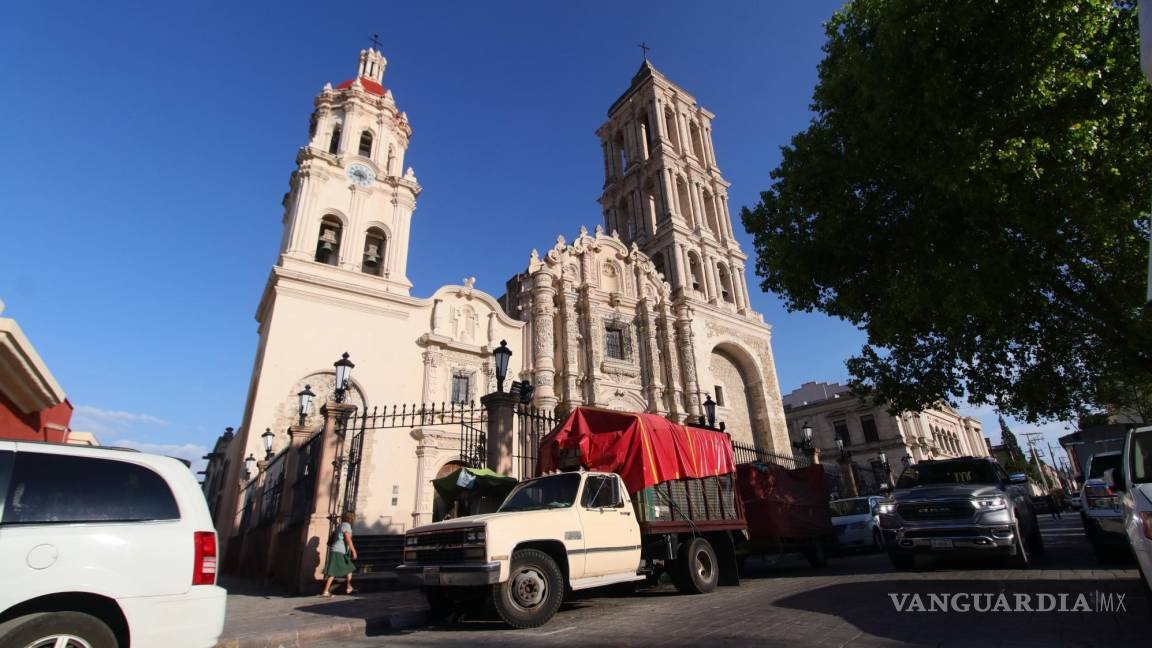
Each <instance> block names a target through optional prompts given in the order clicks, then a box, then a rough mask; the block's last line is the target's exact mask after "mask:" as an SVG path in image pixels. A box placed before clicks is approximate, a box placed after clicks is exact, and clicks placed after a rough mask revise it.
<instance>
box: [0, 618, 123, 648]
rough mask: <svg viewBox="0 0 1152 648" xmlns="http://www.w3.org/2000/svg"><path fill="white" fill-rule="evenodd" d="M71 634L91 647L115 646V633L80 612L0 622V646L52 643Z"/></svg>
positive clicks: (118, 644) (109, 647) (115, 647)
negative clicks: (53, 640)
mask: <svg viewBox="0 0 1152 648" xmlns="http://www.w3.org/2000/svg"><path fill="white" fill-rule="evenodd" d="M63 637H74V638H75V639H79V640H81V641H83V644H80V645H84V644H87V645H88V646H91V648H119V646H120V643H119V642H118V641H117V640H116V635H115V634H113V633H112V629H111V628H109V627H108V625H107V624H105V623H104V622H103V621H101V620H100V619H97V618H96V617H94V616H92V615H91V614H84V613H83V612H40V613H37V614H29V615H26V616H22V617H17V618H15V619H12V620H10V621H6V622H4V623H2V624H0V646H21V647H22V646H39V645H54V643H55V642H51V640H52V639H57V640H58V639H59V638H63Z"/></svg>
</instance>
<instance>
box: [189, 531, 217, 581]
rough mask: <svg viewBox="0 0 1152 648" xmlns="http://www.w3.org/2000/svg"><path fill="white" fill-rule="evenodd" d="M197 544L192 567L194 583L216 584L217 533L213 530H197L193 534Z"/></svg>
mask: <svg viewBox="0 0 1152 648" xmlns="http://www.w3.org/2000/svg"><path fill="white" fill-rule="evenodd" d="M193 541H194V542H195V544H196V561H195V562H194V563H193V567H192V584H193V585H215V584H216V534H215V533H214V532H212V531H197V532H196V533H194V534H193Z"/></svg>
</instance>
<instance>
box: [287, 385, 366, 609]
mask: <svg viewBox="0 0 1152 648" xmlns="http://www.w3.org/2000/svg"><path fill="white" fill-rule="evenodd" d="M355 412H356V406H355V405H353V404H352V403H334V402H329V403H327V404H325V405H324V407H323V408H321V410H320V413H321V414H323V416H324V429H323V430H321V431H320V434H321V435H323V436H322V437H321V439H320V455H319V458H318V461H317V462H316V464H317V465H316V482H315V488H316V490H315V496H314V497H313V498H312V511H311V512H310V515H309V517H308V522H307V531H306V532H305V533H304V551H303V552H301V557H300V570H299V572H298V574H299V579H300V580H299V581H298V587H297V589H298V590H299V591H303V592H308V591H312V590H317V589H319V587H320V580H321V579H322V577H323V575H324V574H323V572H324V559H325V558H326V557H327V555H328V535H329V534H330V533H331V531H332V523H333V522H334V521H335V516H337V515H339V514H340V510H339V507H340V502H339V498H340V470H341V469H342V468H343V466H342V465H341V464H342V462H341V461H339V459H342V458H343V457H342V453H343V449H344V423H345V422H346V421H347V420H348V417H350V416H352V414H354V413H355Z"/></svg>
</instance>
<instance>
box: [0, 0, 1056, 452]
mask: <svg viewBox="0 0 1152 648" xmlns="http://www.w3.org/2000/svg"><path fill="white" fill-rule="evenodd" d="M840 4H841V3H840V2H836V1H830V2H829V1H818V0H806V1H805V2H740V3H728V2H715V3H709V4H708V5H707V9H705V8H704V7H705V5H701V4H700V3H695V2H693V3H689V2H677V1H665V2H661V3H656V4H653V3H650V2H643V3H641V2H636V3H625V2H569V3H541V2H500V3H495V2H491V3H487V2H486V3H475V2H427V3H425V2H421V3H411V2H404V3H401V2H365V3H355V4H338V5H332V4H329V5H324V4H322V3H314V2H313V3H294V2H277V3H267V4H258V3H254V2H252V3H248V2H245V3H234V2H233V3H209V2H196V3H179V4H177V3H163V2H138V3H117V2H103V3H80V2H75V3H69V2H39V3H29V2H24V3H8V4H7V5H6V6H5V7H4V8H3V9H0V60H4V61H5V65H3V66H0V105H2V106H3V117H4V118H3V119H0V147H2V148H0V150H2V151H3V152H4V155H2V156H0V226H2V227H3V229H2V230H0V231H3V232H4V234H5V236H4V239H5V241H6V242H7V245H5V249H4V254H3V256H2V257H0V299H2V300H4V301H5V303H6V310H5V312H4V315H5V316H7V317H14V318H16V319H17V320H18V321H19V322H20V324H21V326H22V327H23V328H24V330H25V332H26V333H27V334H28V335H29V337H30V338H31V340H32V342H33V344H34V345H35V346H36V348H37V350H38V351H39V352H40V354H41V356H42V357H43V358H44V360H45V361H46V363H47V364H48V366H49V367H50V369H51V371H52V372H53V373H54V374H55V376H56V377H57V379H58V380H59V382H60V383H61V384H62V385H63V387H64V389H65V390H66V391H67V392H68V395H69V397H70V399H71V400H72V402H73V403H74V404H75V405H77V406H78V409H77V415H76V417H75V419H74V427H75V428H77V429H87V430H90V431H93V432H96V433H97V434H98V436H99V437H100V439H101V441H102V442H104V443H106V444H110V443H124V444H132V445H138V446H142V447H145V448H148V449H153V450H162V451H168V452H175V453H180V454H184V455H187V456H198V454H202V450H203V448H204V447H206V446H209V445H211V443H212V441H213V440H214V439H215V437H216V436H217V435H218V434H219V433H220V432H221V431H222V430H223V428H224V427H225V426H227V425H236V424H237V422H238V421H239V419H240V417H241V414H242V410H243V406H244V397H245V392H246V389H247V386H248V380H249V376H250V372H251V368H252V361H253V357H254V353H255V347H256V341H257V337H256V324H255V321H254V319H253V315H254V313H255V309H256V305H257V301H258V299H259V297H260V293H261V290H262V288H263V285H264V282H265V280H266V279H267V276H268V270H269V267H270V266H271V264H272V263H273V262H274V260H275V255H276V250H277V245H278V243H279V238H280V218H281V208H280V199H281V197H282V195H283V194H284V192H285V191H286V189H287V181H288V176H289V173H290V172H291V171H292V168H293V163H294V155H295V151H296V149H297V148H298V147H299V146H301V145H302V144H304V143H305V138H306V135H307V128H308V117H309V114H310V112H311V108H312V99H313V97H314V96H315V94H316V93H317V92H318V91H319V90H320V89H321V87H323V85H324V83H326V82H329V81H331V82H333V83H337V82H340V81H343V80H345V79H350V78H352V77H353V76H354V74H355V71H356V60H357V54H358V52H359V50H360V49H361V48H363V47H365V46H367V45H368V38H369V37H370V36H371V34H372V33H374V32H375V33H379V34H380V38H381V41H382V43H383V46H382V49H383V51H384V55H385V56H386V57H387V58H388V60H389V66H388V71H387V73H386V75H385V78H384V85H385V86H386V87H388V88H390V89H391V90H392V91H393V94H394V96H395V98H396V101H397V103H398V104H399V106H400V108H401V109H402V110H405V111H406V112H407V113H408V115H409V118H410V120H411V123H412V125H413V128H414V136H413V140H412V143H411V146H410V148H409V151H408V157H407V161H406V162H407V164H409V165H411V166H413V167H415V171H416V174H417V176H418V177H419V179H420V182H421V184H422V185H423V187H424V193H423V194H422V195H421V198H420V203H419V207H418V209H417V212H416V216H415V218H414V221H413V232H412V241H411V245H412V247H411V253H410V260H409V276H410V278H411V279H412V281H413V282H414V283H415V288H414V290H413V292H414V294H416V295H419V296H426V295H428V294H431V293H432V291H433V290H435V289H436V288H437V287H438V286H440V285H442V284H445V283H459V282H460V280H461V279H462V278H463V277H465V276H475V277H477V287H478V288H481V289H484V290H486V291H488V292H491V293H493V294H496V295H499V294H500V293H501V292H502V287H503V282H504V280H505V279H506V278H507V277H509V276H510V275H512V274H513V273H515V272H516V271H518V270H521V269H523V268H524V267H525V265H526V262H527V259H528V254H529V251H530V250H531V249H532V248H533V247H539V248H544V247H547V246H549V245H550V244H551V243H552V242H554V240H555V237H556V235H557V234H561V233H562V234H565V235H566V236H568V237H569V238H570V237H571V236H572V235H573V234H575V232H576V230H577V229H578V228H579V226H580V225H582V224H583V225H587V226H588V227H589V228H591V227H592V226H594V225H595V224H597V223H598V222H600V221H601V216H600V212H599V209H598V205H597V204H596V197H597V195H598V193H599V189H600V186H601V184H602V180H603V178H602V176H601V174H602V162H601V159H600V147H599V144H598V141H597V138H596V137H595V135H594V131H595V129H596V128H597V127H598V126H599V125H600V124H601V123H602V122H603V121H604V119H605V113H606V110H607V108H608V106H609V105H610V104H611V102H612V101H613V100H614V99H615V98H616V97H617V96H619V95H620V93H622V92H623V91H624V90H625V89H626V88H627V85H628V81H629V79H630V78H631V76H632V74H633V73H634V72H635V70H636V69H637V67H638V66H639V64H640V61H641V53H640V50H639V49H638V47H637V44H638V43H640V42H641V41H644V42H647V44H648V45H649V46H651V48H652V50H651V54H650V56H651V59H652V61H653V63H654V64H655V65H656V66H657V68H659V69H660V70H661V71H662V72H664V73H665V74H666V75H667V76H669V77H670V78H671V79H672V80H674V81H676V82H677V83H678V84H680V85H682V86H683V87H685V88H686V89H688V90H689V91H690V92H692V93H694V94H695V95H696V97H697V99H698V100H699V101H700V102H701V103H702V104H703V105H704V106H705V107H707V108H708V109H709V110H711V111H712V112H714V113H716V115H717V117H716V120H715V123H714V134H715V149H716V155H717V158H718V161H719V164H720V167H721V169H722V171H723V173H724V175H725V177H726V178H727V179H728V180H729V181H730V182H732V188H731V191H730V203H731V205H732V208H733V216H734V217H736V218H738V208H739V207H740V206H743V205H752V204H754V203H755V202H756V200H757V199H758V192H759V191H760V190H762V189H764V188H766V187H767V186H768V183H769V179H768V174H769V172H770V171H771V170H772V169H773V168H774V167H775V165H776V164H777V163H778V161H779V158H780V154H779V147H780V146H781V145H784V144H786V143H787V142H788V141H789V139H790V138H791V136H792V135H793V134H795V133H796V132H798V131H800V130H802V129H803V128H804V127H805V126H806V124H807V122H808V120H809V118H810V115H809V112H808V105H809V102H810V98H811V93H812V89H813V87H814V85H815V82H816V65H817V63H818V62H819V60H820V58H821V52H820V47H821V45H822V43H823V40H824V38H823V31H822V27H821V24H822V22H823V21H824V20H826V19H827V18H828V17H829V16H830V15H831V14H832V12H833V11H834V10H835V9H836V8H837V7H838V6H840ZM736 229H737V234H738V237H739V238H740V239H741V242H742V244H743V246H744V249H745V251H748V252H751V244H750V239H749V237H748V236H747V235H746V234H745V233H744V232H743V231H742V228H741V227H740V226H739V224H738V223H737V224H736ZM498 236H499V237H503V241H504V242H503V243H502V244H501V245H499V246H496V245H495V244H494V243H493V242H494V240H495V239H496V237H498ZM434 239H436V240H439V241H441V242H442V243H443V245H442V246H436V245H434V243H433V241H434ZM750 266H751V264H750ZM749 275H750V276H749V279H750V280H751V279H752V277H751V271H750V272H749ZM750 288H751V292H752V301H753V305H754V306H755V307H756V309H757V310H759V311H760V312H762V313H764V315H765V318H766V320H767V321H768V322H770V323H772V325H773V326H774V349H775V353H776V362H777V370H778V373H779V376H780V383H781V388H782V389H783V390H784V391H785V392H787V391H790V390H791V389H793V388H795V387H797V386H799V385H800V383H802V382H804V381H808V380H826V381H842V380H844V379H845V378H846V377H847V373H846V371H845V369H844V365H843V363H844V360H845V359H846V358H847V357H849V356H850V355H852V354H853V353H855V352H856V351H858V350H859V348H860V346H861V345H862V344H863V342H864V336H863V335H862V334H861V333H860V332H859V331H856V330H855V329H853V328H852V327H851V326H849V325H847V324H845V323H843V322H840V321H836V320H832V319H829V318H827V317H824V316H822V315H817V314H804V313H787V312H786V311H785V310H784V309H783V307H782V306H781V303H780V301H779V300H778V299H777V298H776V297H775V296H773V295H768V294H764V293H763V292H761V291H760V290H758V289H757V287H756V286H750ZM976 414H978V415H979V416H980V418H982V419H983V420H984V421H985V422H986V430H988V431H989V433H990V434H991V436H992V437H993V439H994V440H995V441H999V433H998V431H996V428H995V415H994V414H993V413H992V412H991V411H990V410H987V409H985V410H981V411H979V412H976ZM1049 428H1050V429H1052V430H1054V431H1057V432H1058V431H1061V430H1062V427H1061V426H1060V425H1058V424H1056V425H1052V426H1049ZM1014 429H1015V430H1016V431H1017V432H1021V431H1024V429H1025V426H1022V425H1017V426H1015V428H1014Z"/></svg>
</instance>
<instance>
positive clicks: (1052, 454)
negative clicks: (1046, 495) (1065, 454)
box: [1048, 441, 1067, 488]
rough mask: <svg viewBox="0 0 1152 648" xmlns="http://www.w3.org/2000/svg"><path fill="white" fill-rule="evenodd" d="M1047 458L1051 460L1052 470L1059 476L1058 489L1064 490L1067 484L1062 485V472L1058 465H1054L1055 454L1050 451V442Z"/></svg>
mask: <svg viewBox="0 0 1152 648" xmlns="http://www.w3.org/2000/svg"><path fill="white" fill-rule="evenodd" d="M1048 458H1049V459H1051V460H1052V468H1054V469H1055V470H1056V474H1057V475H1060V476H1061V479H1060V484H1059V485H1060V488H1064V487H1065V486H1067V484H1065V483H1064V481H1065V480H1064V476H1065V474H1064V471H1063V470H1061V469H1060V464H1058V463H1056V453H1055V452H1054V451H1053V450H1052V442H1050V441H1049V442H1048Z"/></svg>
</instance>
